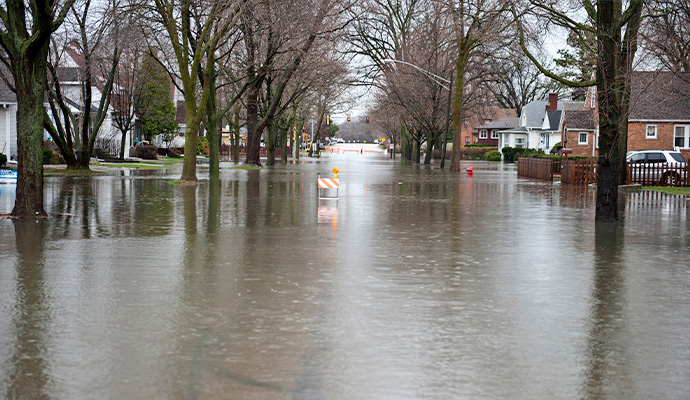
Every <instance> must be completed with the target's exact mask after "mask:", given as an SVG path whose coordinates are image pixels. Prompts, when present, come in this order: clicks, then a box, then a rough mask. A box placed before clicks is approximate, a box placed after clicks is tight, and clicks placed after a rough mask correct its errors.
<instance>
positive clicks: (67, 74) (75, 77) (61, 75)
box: [57, 67, 79, 82]
mask: <svg viewBox="0 0 690 400" xmlns="http://www.w3.org/2000/svg"><path fill="white" fill-rule="evenodd" d="M57 76H58V79H59V80H60V82H79V68H77V67H58V68H57Z"/></svg>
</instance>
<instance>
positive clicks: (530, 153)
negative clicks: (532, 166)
mask: <svg viewBox="0 0 690 400" xmlns="http://www.w3.org/2000/svg"><path fill="white" fill-rule="evenodd" d="M543 155H544V151H543V150H537V149H523V151H522V154H520V157H525V158H541V157H542V156H543Z"/></svg>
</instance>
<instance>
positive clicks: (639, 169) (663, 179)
mask: <svg viewBox="0 0 690 400" xmlns="http://www.w3.org/2000/svg"><path fill="white" fill-rule="evenodd" d="M689 175H690V174H688V167H687V166H686V165H684V164H678V163H666V164H663V163H660V164H633V163H628V169H627V182H628V183H639V184H640V185H643V186H682V187H689V186H690V177H689Z"/></svg>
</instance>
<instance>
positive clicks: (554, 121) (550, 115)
mask: <svg viewBox="0 0 690 400" xmlns="http://www.w3.org/2000/svg"><path fill="white" fill-rule="evenodd" d="M561 114H563V110H546V114H544V118H547V119H548V125H547V124H546V121H544V122H545V123H544V125H542V127H541V128H542V129H541V130H542V131H557V130H559V125H560V124H561ZM545 125H546V126H545Z"/></svg>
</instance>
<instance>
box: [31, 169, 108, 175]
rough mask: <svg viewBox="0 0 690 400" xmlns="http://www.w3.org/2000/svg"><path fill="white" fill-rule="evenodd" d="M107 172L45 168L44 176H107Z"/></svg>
mask: <svg viewBox="0 0 690 400" xmlns="http://www.w3.org/2000/svg"><path fill="white" fill-rule="evenodd" d="M107 173H108V172H107V171H94V170H90V169H89V170H87V169H67V168H60V169H54V168H44V169H43V176H93V175H103V174H107Z"/></svg>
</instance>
